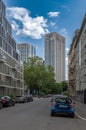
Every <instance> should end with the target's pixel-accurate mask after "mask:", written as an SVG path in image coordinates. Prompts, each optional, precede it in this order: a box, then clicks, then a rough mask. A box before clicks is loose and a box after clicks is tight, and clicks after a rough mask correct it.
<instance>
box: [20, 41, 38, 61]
mask: <svg viewBox="0 0 86 130" xmlns="http://www.w3.org/2000/svg"><path fill="white" fill-rule="evenodd" d="M18 50H19V52H20V57H21V61H22V62H27V60H28V58H31V57H34V56H36V47H35V46H33V45H30V44H28V43H21V44H18Z"/></svg>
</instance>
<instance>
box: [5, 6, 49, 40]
mask: <svg viewBox="0 0 86 130" xmlns="http://www.w3.org/2000/svg"><path fill="white" fill-rule="evenodd" d="M7 12H8V16H9V17H10V18H11V19H12V20H11V22H12V28H13V30H14V31H16V35H22V36H29V37H31V38H33V39H40V38H41V37H42V36H43V35H44V34H45V33H48V32H49V31H48V29H47V27H48V26H47V19H45V18H44V17H43V16H38V17H35V18H32V17H31V16H30V11H29V10H27V9H25V8H20V7H11V8H8V9H7ZM18 22H20V23H21V24H18ZM21 25H22V26H21ZM15 28H16V29H15Z"/></svg>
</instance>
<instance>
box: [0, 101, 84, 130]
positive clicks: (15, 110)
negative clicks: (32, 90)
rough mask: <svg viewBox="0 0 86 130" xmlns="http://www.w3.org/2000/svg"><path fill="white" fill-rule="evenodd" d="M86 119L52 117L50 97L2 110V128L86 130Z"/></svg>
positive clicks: (0, 128)
mask: <svg viewBox="0 0 86 130" xmlns="http://www.w3.org/2000/svg"><path fill="white" fill-rule="evenodd" d="M85 129H86V121H83V120H81V119H79V118H78V117H77V116H75V118H74V119H73V118H69V117H51V116H50V99H34V101H33V102H30V103H25V104H16V106H14V107H10V108H3V109H2V110H0V130H85Z"/></svg>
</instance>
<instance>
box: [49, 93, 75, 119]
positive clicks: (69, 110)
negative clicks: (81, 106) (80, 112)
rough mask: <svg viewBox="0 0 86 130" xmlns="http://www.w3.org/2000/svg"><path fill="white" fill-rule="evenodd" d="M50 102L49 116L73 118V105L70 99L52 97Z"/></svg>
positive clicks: (61, 96)
mask: <svg viewBox="0 0 86 130" xmlns="http://www.w3.org/2000/svg"><path fill="white" fill-rule="evenodd" d="M51 102H52V106H51V116H55V115H68V116H70V117H73V118H74V115H75V105H74V103H73V101H72V99H71V98H69V97H67V96H63V95H60V96H55V97H53V98H52V100H51Z"/></svg>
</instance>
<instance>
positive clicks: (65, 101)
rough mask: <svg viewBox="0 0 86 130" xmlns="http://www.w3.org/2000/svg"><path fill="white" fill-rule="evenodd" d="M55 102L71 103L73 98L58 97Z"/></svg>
mask: <svg viewBox="0 0 86 130" xmlns="http://www.w3.org/2000/svg"><path fill="white" fill-rule="evenodd" d="M55 102H56V103H71V102H72V100H71V99H70V98H56V99H55Z"/></svg>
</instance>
